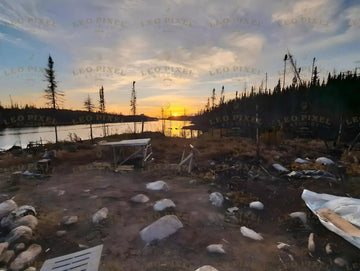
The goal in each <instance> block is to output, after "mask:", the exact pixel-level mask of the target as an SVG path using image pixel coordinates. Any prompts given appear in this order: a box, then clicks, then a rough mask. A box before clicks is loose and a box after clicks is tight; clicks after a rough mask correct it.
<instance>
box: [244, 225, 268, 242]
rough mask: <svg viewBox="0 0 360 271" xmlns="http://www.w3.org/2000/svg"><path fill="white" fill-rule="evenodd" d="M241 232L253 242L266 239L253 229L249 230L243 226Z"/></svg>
mask: <svg viewBox="0 0 360 271" xmlns="http://www.w3.org/2000/svg"><path fill="white" fill-rule="evenodd" d="M240 232H241V234H242V235H243V236H245V237H247V238H250V239H253V240H257V241H261V240H263V239H264V238H263V237H262V236H261V235H260V234H259V233H257V232H255V231H253V230H252V229H249V228H247V227H245V226H242V227H241V228H240Z"/></svg>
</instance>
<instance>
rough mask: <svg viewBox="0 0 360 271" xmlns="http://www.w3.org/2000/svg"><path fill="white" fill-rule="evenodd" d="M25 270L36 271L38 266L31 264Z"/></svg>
mask: <svg viewBox="0 0 360 271" xmlns="http://www.w3.org/2000/svg"><path fill="white" fill-rule="evenodd" d="M24 271H36V268H35V267H33V266H31V267H28V268H26V269H25V270H24Z"/></svg>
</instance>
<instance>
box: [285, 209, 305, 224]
mask: <svg viewBox="0 0 360 271" xmlns="http://www.w3.org/2000/svg"><path fill="white" fill-rule="evenodd" d="M289 216H290V217H291V218H298V219H300V220H301V222H302V223H304V224H306V222H307V217H306V214H305V213H304V212H293V213H291V214H289Z"/></svg>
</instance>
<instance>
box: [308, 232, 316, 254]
mask: <svg viewBox="0 0 360 271" xmlns="http://www.w3.org/2000/svg"><path fill="white" fill-rule="evenodd" d="M308 250H309V251H310V252H314V251H315V242H314V234H313V233H310V235H309V240H308Z"/></svg>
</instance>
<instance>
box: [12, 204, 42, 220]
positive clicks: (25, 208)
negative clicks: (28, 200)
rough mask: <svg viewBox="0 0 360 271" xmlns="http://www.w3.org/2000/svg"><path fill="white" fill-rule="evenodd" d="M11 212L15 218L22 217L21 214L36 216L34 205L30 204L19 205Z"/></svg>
mask: <svg viewBox="0 0 360 271" xmlns="http://www.w3.org/2000/svg"><path fill="white" fill-rule="evenodd" d="M11 214H12V215H13V216H14V217H17V218H19V217H22V216H27V215H33V216H36V210H35V208H34V207H32V206H30V205H21V206H20V207H19V208H17V209H16V210H14V211H12V212H11Z"/></svg>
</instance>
